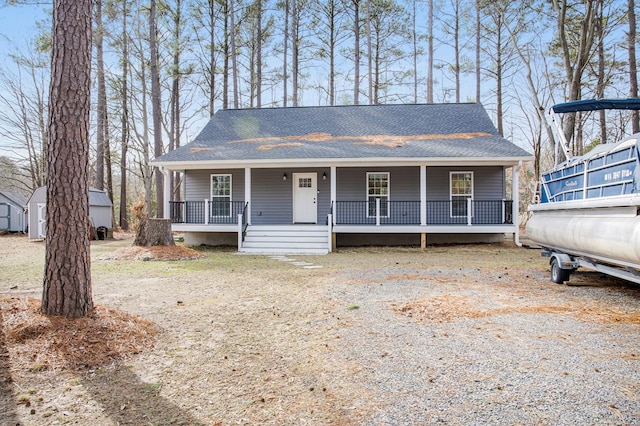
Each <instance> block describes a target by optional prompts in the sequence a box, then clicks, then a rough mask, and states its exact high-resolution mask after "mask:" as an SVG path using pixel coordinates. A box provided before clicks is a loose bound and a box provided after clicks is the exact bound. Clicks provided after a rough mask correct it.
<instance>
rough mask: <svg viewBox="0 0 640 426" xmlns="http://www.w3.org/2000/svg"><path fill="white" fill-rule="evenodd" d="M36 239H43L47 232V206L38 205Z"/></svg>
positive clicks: (43, 204)
mask: <svg viewBox="0 0 640 426" xmlns="http://www.w3.org/2000/svg"><path fill="white" fill-rule="evenodd" d="M37 205H38V238H44V237H45V235H46V233H47V231H46V226H47V205H46V204H45V203H38V204H37Z"/></svg>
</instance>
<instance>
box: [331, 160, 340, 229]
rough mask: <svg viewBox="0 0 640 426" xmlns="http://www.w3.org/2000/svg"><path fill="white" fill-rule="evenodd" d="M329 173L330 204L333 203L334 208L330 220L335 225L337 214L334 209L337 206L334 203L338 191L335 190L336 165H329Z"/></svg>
mask: <svg viewBox="0 0 640 426" xmlns="http://www.w3.org/2000/svg"><path fill="white" fill-rule="evenodd" d="M330 175H331V182H330V184H331V205H333V209H334V211H333V218H332V220H333V224H334V225H335V224H336V217H337V216H338V215H337V214H336V209H337V208H338V206H337V204H336V197H337V193H338V191H337V188H338V185H337V182H336V166H331V172H330Z"/></svg>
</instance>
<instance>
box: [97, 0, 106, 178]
mask: <svg viewBox="0 0 640 426" xmlns="http://www.w3.org/2000/svg"><path fill="white" fill-rule="evenodd" d="M95 14H96V16H95V25H96V31H95V45H96V66H97V70H96V71H97V78H98V105H97V121H98V122H97V126H96V180H95V186H96V188H98V189H104V141H105V133H106V117H107V88H106V84H105V81H104V55H103V39H104V37H103V34H104V25H103V23H102V0H95Z"/></svg>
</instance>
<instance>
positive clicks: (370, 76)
mask: <svg viewBox="0 0 640 426" xmlns="http://www.w3.org/2000/svg"><path fill="white" fill-rule="evenodd" d="M377 51H378V49H377V48H376V55H377ZM372 55H373V46H372V45H371V0H367V81H368V83H367V86H368V91H367V93H368V95H369V105H373V104H377V103H378V100H377V98H378V85H377V84H376V95H375V96H376V99H375V100H374V99H372V97H373V96H374V95H373V81H372V80H373V70H372V65H373V58H372Z"/></svg>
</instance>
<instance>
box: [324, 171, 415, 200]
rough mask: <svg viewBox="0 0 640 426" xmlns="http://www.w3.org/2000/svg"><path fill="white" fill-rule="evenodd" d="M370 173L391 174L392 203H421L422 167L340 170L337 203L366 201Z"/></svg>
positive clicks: (390, 196) (390, 192) (390, 195)
mask: <svg viewBox="0 0 640 426" xmlns="http://www.w3.org/2000/svg"><path fill="white" fill-rule="evenodd" d="M370 172H388V173H389V200H390V201H420V167H368V168H365V167H360V168H338V169H337V171H336V174H337V180H338V188H337V194H336V199H337V201H366V200H367V173H370Z"/></svg>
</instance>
